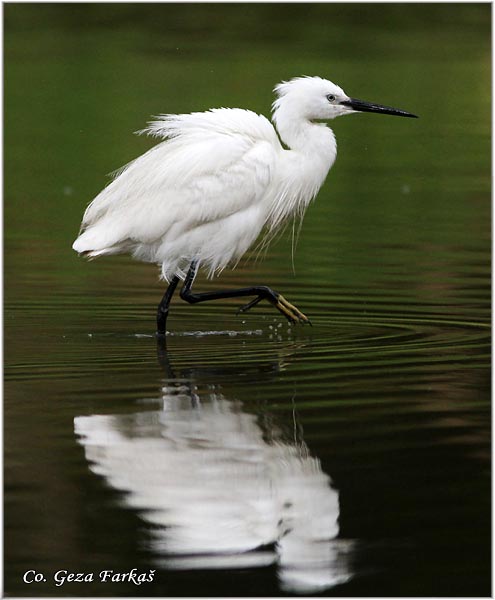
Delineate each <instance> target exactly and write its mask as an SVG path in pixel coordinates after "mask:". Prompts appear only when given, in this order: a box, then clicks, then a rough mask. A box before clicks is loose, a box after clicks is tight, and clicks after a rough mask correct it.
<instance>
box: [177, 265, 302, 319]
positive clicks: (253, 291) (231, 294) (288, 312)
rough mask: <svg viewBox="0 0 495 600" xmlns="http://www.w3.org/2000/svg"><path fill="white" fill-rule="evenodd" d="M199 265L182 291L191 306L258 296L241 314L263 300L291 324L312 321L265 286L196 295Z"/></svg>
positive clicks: (193, 270) (195, 267)
mask: <svg viewBox="0 0 495 600" xmlns="http://www.w3.org/2000/svg"><path fill="white" fill-rule="evenodd" d="M196 270H197V263H196V262H192V263H191V267H190V268H189V271H188V273H187V276H186V278H185V280H184V286H183V287H182V289H181V291H180V297H181V298H182V300H185V301H186V302H189V304H197V303H198V302H207V301H208V300H221V299H223V298H242V297H244V296H256V298H255V299H254V300H252V301H251V302H248V304H245V305H244V306H242V307H241V308H240V309H239V312H246V311H248V310H249V309H250V308H252V307H253V306H255V305H256V304H258V302H260V301H261V300H268V302H270V304H272V305H273V306H274V307H275V308H276V309H277V310H278V311H279V312H281V313H282V314H283V315H284V317H285V318H286V319H287V320H288V321H289V322H290V323H309V324H311V321H310V320H309V319H308V317H306V316H305V315H303V313H302V312H301V311H300V310H298V309H297V308H296V307H295V306H294V305H293V304H291V303H290V302H287V300H286V299H285V298H284V297H283V296H282V295H281V294H279V293H278V292H275V291H274V290H272V289H271V288H269V287H267V286H265V285H257V286H253V287H246V288H240V289H238V290H225V291H222V292H202V293H195V292H193V291H192V290H191V287H192V284H193V281H194V277H195V276H196Z"/></svg>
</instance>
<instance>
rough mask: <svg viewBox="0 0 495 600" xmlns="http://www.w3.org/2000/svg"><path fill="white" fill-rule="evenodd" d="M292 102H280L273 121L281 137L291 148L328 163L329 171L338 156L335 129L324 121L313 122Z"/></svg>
mask: <svg viewBox="0 0 495 600" xmlns="http://www.w3.org/2000/svg"><path fill="white" fill-rule="evenodd" d="M298 108H299V107H298V106H294V105H292V104H291V103H290V102H284V103H281V104H279V106H278V107H277V108H276V110H275V112H274V113H273V122H274V123H275V126H276V128H277V131H278V133H279V135H280V138H281V139H282V141H283V142H284V144H286V145H287V146H288V147H289V148H290V149H291V150H294V151H295V152H297V153H300V154H302V155H305V156H310V157H311V158H312V159H313V160H314V159H316V160H318V161H320V160H321V161H322V162H323V163H325V164H327V165H328V166H327V171H328V170H329V169H330V167H331V166H332V165H333V163H334V161H335V158H336V156H337V142H336V141H335V136H334V134H333V131H332V130H331V129H330V128H329V127H326V126H325V125H324V124H323V123H313V122H311V121H310V120H309V119H307V118H305V117H304V116H302V115H301V113H300V110H298Z"/></svg>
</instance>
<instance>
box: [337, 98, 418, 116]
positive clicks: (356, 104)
mask: <svg viewBox="0 0 495 600" xmlns="http://www.w3.org/2000/svg"><path fill="white" fill-rule="evenodd" d="M341 104H343V105H344V106H349V108H352V110H357V111H359V112H376V113H382V114H383V115H395V116H397V117H411V118H413V119H417V118H418V117H417V116H416V115H413V114H411V113H408V112H406V111H405V110H399V109H398V108H392V107H391V106H383V105H381V104H373V103H372V102H365V101H364V100H357V99H356V98H349V100H344V101H343V102H341Z"/></svg>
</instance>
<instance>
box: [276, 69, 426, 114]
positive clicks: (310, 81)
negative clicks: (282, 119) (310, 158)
mask: <svg viewBox="0 0 495 600" xmlns="http://www.w3.org/2000/svg"><path fill="white" fill-rule="evenodd" d="M274 91H275V93H276V95H277V99H276V100H275V102H274V103H273V111H274V112H275V113H276V112H277V111H279V110H280V109H282V108H284V109H286V110H288V111H290V113H292V115H293V116H294V117H299V118H303V119H307V120H309V121H312V120H318V119H334V118H335V117H339V116H340V115H348V114H351V113H354V112H381V113H383V114H388V115H396V116H401V117H415V116H416V115H412V114H411V113H408V112H405V111H403V110H399V109H396V108H391V107H389V106H383V105H381V104H372V103H370V102H364V101H362V100H357V99H356V98H350V97H349V96H348V95H347V94H346V93H345V92H344V90H343V89H342V88H341V87H339V86H338V85H335V83H332V82H331V81H328V80H327V79H322V78H321V77H296V78H294V79H291V80H290V81H283V82H282V83H279V84H278V85H277V86H275V90H274Z"/></svg>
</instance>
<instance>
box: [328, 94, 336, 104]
mask: <svg viewBox="0 0 495 600" xmlns="http://www.w3.org/2000/svg"><path fill="white" fill-rule="evenodd" d="M327 100H328V101H329V102H335V96H334V95H333V94H328V96H327Z"/></svg>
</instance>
